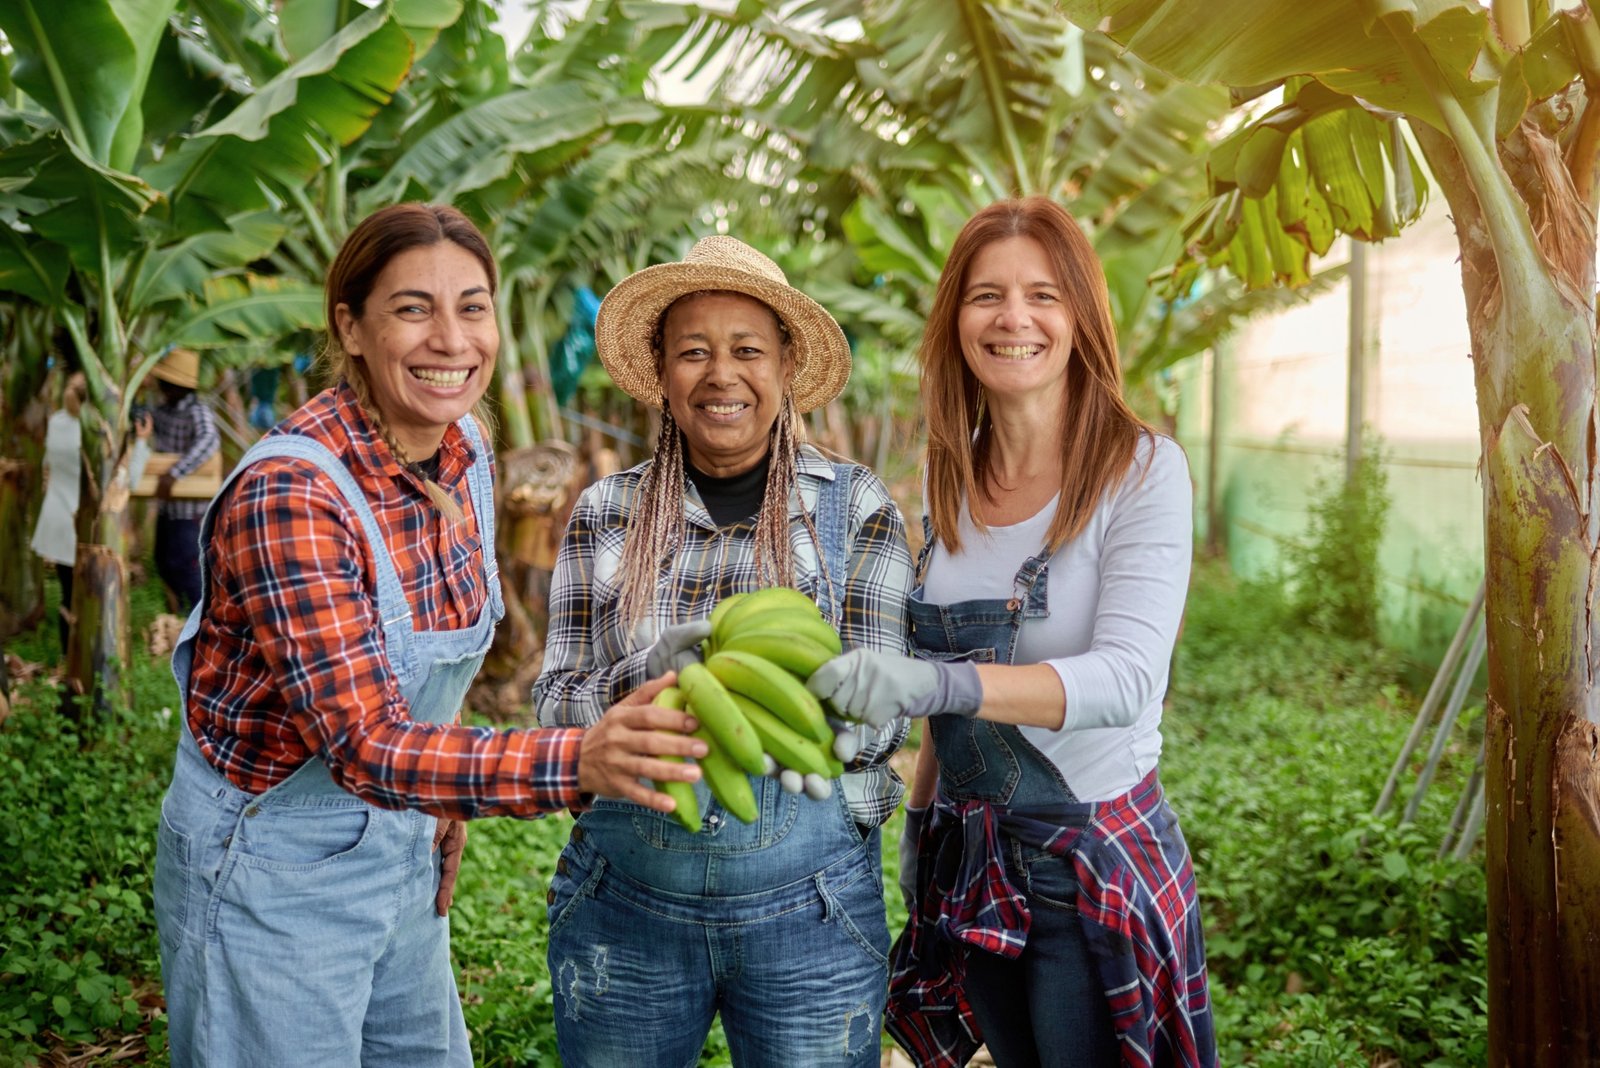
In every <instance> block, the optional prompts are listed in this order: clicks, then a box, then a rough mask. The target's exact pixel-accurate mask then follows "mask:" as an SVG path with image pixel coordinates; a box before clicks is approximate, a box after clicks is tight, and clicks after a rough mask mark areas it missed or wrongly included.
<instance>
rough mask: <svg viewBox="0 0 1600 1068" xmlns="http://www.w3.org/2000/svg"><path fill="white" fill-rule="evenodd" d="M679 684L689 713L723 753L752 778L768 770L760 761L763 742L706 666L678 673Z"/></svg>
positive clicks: (699, 665) (692, 666)
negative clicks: (708, 732) (714, 740)
mask: <svg viewBox="0 0 1600 1068" xmlns="http://www.w3.org/2000/svg"><path fill="white" fill-rule="evenodd" d="M678 682H679V683H681V684H682V686H683V692H684V693H686V694H688V696H689V712H690V714H692V715H693V716H694V718H695V719H697V720H699V721H700V725H701V726H702V727H705V728H707V729H708V730H710V731H711V736H712V737H713V738H715V739H716V740H717V744H718V745H719V746H720V747H721V748H722V751H723V752H724V753H726V754H727V756H728V759H730V760H732V761H733V762H734V763H735V764H737V765H738V766H739V767H741V768H743V769H744V770H745V771H746V772H748V773H750V774H751V775H760V774H761V773H762V772H764V771H765V770H766V767H765V765H764V763H763V761H762V759H761V739H759V738H757V737H756V732H755V731H754V730H752V729H751V728H750V724H749V723H747V722H745V718H744V713H742V712H740V711H739V706H738V705H736V704H734V703H733V700H732V698H730V697H729V696H728V691H727V690H725V689H723V688H722V683H721V681H719V680H718V679H717V677H716V676H715V675H714V674H712V673H711V672H710V671H709V670H708V669H707V668H706V666H705V665H704V664H689V665H687V666H686V667H685V668H684V669H683V670H682V671H680V672H678Z"/></svg>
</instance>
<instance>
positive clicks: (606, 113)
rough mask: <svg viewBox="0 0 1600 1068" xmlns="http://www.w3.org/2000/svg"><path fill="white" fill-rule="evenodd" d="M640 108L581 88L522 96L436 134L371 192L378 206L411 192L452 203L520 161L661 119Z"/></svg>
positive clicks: (510, 96) (489, 105) (506, 98)
mask: <svg viewBox="0 0 1600 1068" xmlns="http://www.w3.org/2000/svg"><path fill="white" fill-rule="evenodd" d="M659 114H660V112H659V110H658V109H657V108H656V107H655V105H653V104H650V103H648V102H646V101H643V100H617V99H603V98H596V96H595V95H594V94H593V93H592V92H591V91H590V90H589V89H587V88H585V87H584V86H581V85H575V84H564V85H556V86H550V87H548V88H539V89H522V90H516V91H513V92H510V93H506V94H504V95H503V96H498V97H494V98H493V99H490V100H487V101H485V102H483V103H482V104H479V105H477V106H476V107H473V108H469V109H468V110H466V111H464V112H462V113H461V114H460V115H457V116H455V117H454V118H452V119H450V120H449V121H447V122H445V123H442V124H441V125H439V126H438V127H436V128H434V129H433V130H431V131H430V132H429V133H428V134H427V135H426V136H425V137H423V138H422V139H421V140H420V141H419V142H418V143H417V144H415V145H413V146H412V147H411V148H410V150H408V151H407V152H406V153H405V154H404V155H403V156H401V157H400V159H399V160H397V161H396V162H395V164H394V166H393V167H391V168H390V170H389V173H388V174H386V175H385V176H384V179H383V181H382V182H380V183H379V184H378V186H377V187H376V188H375V189H374V190H373V191H372V193H371V199H372V200H374V201H377V202H382V201H384V200H392V199H397V198H399V197H400V196H401V195H403V194H404V192H405V190H406V189H407V187H408V186H412V185H414V186H415V187H416V188H417V189H418V190H420V191H421V192H422V194H423V195H426V196H429V197H433V198H436V199H439V200H453V199H455V198H456V197H458V196H461V195H462V194H464V193H468V192H472V191H475V190H479V189H483V188H484V187H486V186H489V185H490V184H492V183H494V182H497V181H499V180H501V179H504V178H506V177H507V176H508V175H509V174H510V173H511V170H512V168H513V167H515V166H517V164H518V158H519V157H520V156H524V155H530V154H533V153H537V152H541V151H547V150H550V149H552V148H555V147H558V146H561V145H565V144H571V143H573V142H581V141H584V140H586V139H589V138H591V137H593V136H594V135H595V134H596V133H597V132H599V131H602V130H606V129H609V128H611V127H615V126H621V125H629V124H637V123H647V122H651V121H653V120H654V119H656V118H657V117H658V116H659Z"/></svg>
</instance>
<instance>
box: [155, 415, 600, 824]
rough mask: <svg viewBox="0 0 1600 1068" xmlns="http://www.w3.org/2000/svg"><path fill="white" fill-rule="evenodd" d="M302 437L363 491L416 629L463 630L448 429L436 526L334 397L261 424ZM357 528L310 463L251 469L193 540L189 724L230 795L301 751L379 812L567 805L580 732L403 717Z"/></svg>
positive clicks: (463, 499)
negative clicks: (198, 575) (195, 575)
mask: <svg viewBox="0 0 1600 1068" xmlns="http://www.w3.org/2000/svg"><path fill="white" fill-rule="evenodd" d="M272 433H273V434H284V433H293V434H301V435H304V436H306V437H310V438H312V439H313V440H315V441H317V442H319V443H321V444H323V445H325V446H327V447H328V448H329V449H330V450H332V452H333V453H334V455H336V456H338V457H340V458H341V459H342V460H343V461H344V463H345V465H346V466H347V467H348V468H349V469H350V472H351V474H352V475H354V476H355V479H356V482H357V483H358V484H359V485H360V486H361V487H362V489H363V490H365V492H366V494H367V500H368V503H369V504H370V505H371V507H372V511H373V513H374V515H375V516H376V517H377V520H378V525H379V526H380V527H381V528H382V530H383V535H384V541H385V544H386V545H387V547H388V550H389V553H390V555H391V556H392V557H393V560H394V567H395V571H396V573H397V574H398V575H399V578H400V583H401V586H402V587H403V588H404V590H405V595H406V599H407V601H409V602H410V605H411V609H412V613H413V625H414V626H416V627H417V629H418V630H455V629H460V628H463V627H467V626H470V625H472V624H473V623H474V622H475V621H476V620H477V619H478V615H479V613H480V612H482V611H483V608H484V605H485V603H486V602H487V599H488V590H487V589H486V586H485V582H484V573H483V562H482V554H483V552H485V551H487V552H493V551H494V547H493V546H484V545H482V544H481V543H480V540H479V534H478V530H479V527H478V523H477V520H476V517H475V516H474V514H473V509H472V501H471V499H470V494H469V493H468V490H467V477H466V476H467V470H468V469H469V468H470V467H471V466H472V463H473V460H474V459H475V455H474V452H473V449H472V446H471V444H470V443H469V442H468V441H467V439H466V437H465V435H463V434H462V433H461V432H460V431H459V430H458V429H456V428H455V427H453V426H452V427H450V428H449V430H448V431H446V433H445V437H444V441H443V443H442V444H441V445H440V449H439V477H438V482H439V484H440V485H441V486H443V487H445V489H446V490H447V491H448V492H449V493H450V494H451V496H452V497H454V498H455V500H456V502H457V504H459V505H460V506H461V510H462V511H463V512H464V513H465V514H466V517H467V519H466V522H464V523H460V524H454V523H451V522H449V521H447V520H446V519H445V518H444V517H443V516H441V515H440V514H439V512H438V509H437V508H436V507H435V506H434V505H433V504H432V503H431V502H430V501H429V500H428V498H427V495H426V494H425V492H424V491H423V489H422V483H421V482H420V481H419V480H418V479H417V478H416V477H415V476H413V475H412V474H411V473H410V472H408V471H406V470H405V469H403V468H402V467H401V466H400V465H399V463H398V462H396V460H395V458H394V456H393V454H392V453H391V452H390V451H389V448H388V446H387V445H385V444H384V443H383V441H382V439H381V438H379V437H378V435H377V434H376V432H375V430H374V428H373V426H372V424H371V422H370V421H369V420H368V419H367V417H366V415H365V413H364V412H363V411H362V410H361V407H360V405H359V404H357V403H356V400H355V396H354V394H353V393H352V392H351V391H350V389H349V387H348V386H346V385H343V384H341V385H340V386H338V387H336V388H334V389H329V390H326V391H324V392H323V393H321V394H319V395H317V396H316V397H314V398H312V400H311V401H310V402H308V403H307V404H306V405H305V406H304V407H302V408H301V409H300V410H298V411H296V412H295V413H294V414H292V415H291V416H289V418H288V419H286V420H284V422H282V423H280V424H279V425H278V426H277V427H275V428H274V429H273V430H272ZM362 529H363V528H362V526H361V522H360V520H359V519H358V518H357V516H356V514H355V512H353V511H352V510H351V509H350V507H349V506H348V505H347V504H346V503H345V500H344V497H343V495H342V494H341V493H340V492H339V490H338V488H337V487H336V486H335V485H334V484H333V482H332V481H331V480H330V479H328V478H327V476H325V475H324V474H322V472H321V471H320V470H319V469H318V468H316V467H315V465H313V464H310V463H308V462H305V461H302V460H295V459H284V458H274V459H267V460H263V461H260V462H258V463H256V464H253V465H252V466H251V468H250V469H249V470H248V471H247V472H245V473H244V474H242V475H241V476H239V478H238V479H237V480H236V481H235V483H234V484H233V486H232V487H231V488H230V489H229V492H228V494H227V497H226V499H225V500H223V501H221V502H220V503H219V505H218V510H217V515H216V520H215V526H214V529H213V531H212V533H211V537H210V539H209V541H208V542H207V544H206V545H205V547H204V549H205V566H206V583H207V589H206V609H205V614H204V616H203V618H202V620H201V623H200V630H199V634H198V635H197V637H196V642H195V651H194V666H193V668H192V669H191V672H190V677H189V695H188V706H187V709H186V712H187V715H188V720H189V727H190V729H191V730H192V731H193V733H194V736H195V739H196V741H197V742H198V743H199V746H200V751H201V752H202V753H203V754H204V755H205V757H206V759H207V760H209V761H210V762H211V764H212V765H213V766H214V767H216V768H217V769H218V770H219V771H220V772H222V773H223V774H224V775H226V776H227V777H228V779H229V780H230V781H232V782H233V783H234V784H235V785H236V786H238V787H239V788H240V789H242V790H245V791H248V792H250V793H260V792H262V791H264V790H266V789H268V788H269V787H272V786H274V785H276V784H277V783H279V782H282V781H283V780H284V779H285V778H287V777H288V776H289V774H290V773H291V772H293V771H294V770H295V769H296V768H297V767H299V766H300V765H301V764H303V763H304V762H305V761H306V760H308V759H313V758H317V759H321V760H324V761H326V762H327V764H328V768H329V771H330V772H331V773H332V776H333V779H334V781H335V782H337V783H338V784H339V785H340V786H342V787H344V788H345V789H346V790H349V791H350V792H351V793H353V794H356V795H357V796H359V797H361V798H363V799H365V800H366V801H368V802H370V803H371V804H374V805H377V806H380V807H383V808H402V807H408V808H416V809H420V810H422V811H424V812H428V813H431V814H433V815H436V816H441V817H445V818H451V819H468V818H473V817H478V816H495V815H515V816H531V815H536V814H538V813H542V812H549V811H553V810H555V809H559V808H568V807H573V806H575V805H577V804H578V803H579V791H578V747H579V742H580V739H581V738H582V735H583V731H582V730H577V729H558V730H496V729H492V728H488V727H468V726H461V725H459V724H453V725H446V724H434V723H422V722H418V721H415V720H413V719H412V718H411V715H410V711H409V710H408V708H407V706H406V701H405V698H404V697H403V696H402V695H401V693H400V690H399V686H398V685H397V683H396V680H395V677H394V675H393V674H392V673H391V672H390V670H389V662H388V658H387V656H386V654H385V651H384V642H383V633H382V628H381V625H380V620H379V617H378V613H377V611H376V602H375V600H374V597H373V595H372V592H371V591H372V590H374V589H375V588H376V578H375V572H374V570H373V561H372V556H371V553H370V551H369V547H368V545H367V540H366V537H365V536H364V535H363V533H362Z"/></svg>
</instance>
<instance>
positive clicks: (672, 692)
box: [650, 686, 700, 834]
mask: <svg viewBox="0 0 1600 1068" xmlns="http://www.w3.org/2000/svg"><path fill="white" fill-rule="evenodd" d="M650 703H651V704H653V705H655V706H657V707H659V708H674V709H678V710H679V711H682V709H683V706H684V705H685V704H686V703H687V698H686V697H685V695H684V692H683V691H682V690H680V689H678V687H676V686H668V687H667V688H666V689H664V690H662V691H661V692H660V693H658V694H656V695H655V697H654V699H652V700H651V702H650ZM662 733H664V734H665V733H671V732H669V731H663V732H662ZM661 759H662V760H668V761H671V762H672V763H674V764H682V763H683V757H680V756H671V755H668V754H665V753H663V754H662V756H661ZM656 789H657V790H660V791H661V792H662V793H664V794H666V795H667V796H668V797H670V798H672V799H673V800H674V801H676V802H677V803H678V807H677V808H675V809H673V810H672V818H673V819H675V820H677V821H678V822H679V823H681V824H683V826H684V829H685V830H687V831H688V832H689V833H690V834H697V833H699V830H700V802H699V801H698V800H697V799H696V798H695V796H694V783H692V782H677V781H673V782H661V781H660V780H657V781H656Z"/></svg>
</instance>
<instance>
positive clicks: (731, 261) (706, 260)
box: [594, 235, 850, 412]
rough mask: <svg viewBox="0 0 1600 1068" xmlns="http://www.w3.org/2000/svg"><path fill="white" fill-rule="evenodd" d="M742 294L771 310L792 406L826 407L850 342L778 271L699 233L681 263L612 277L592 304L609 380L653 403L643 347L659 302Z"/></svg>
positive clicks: (734, 243) (657, 388) (752, 253)
mask: <svg viewBox="0 0 1600 1068" xmlns="http://www.w3.org/2000/svg"><path fill="white" fill-rule="evenodd" d="M707 290H727V291H731V292H734V293H744V294H746V295H747V296H751V297H754V298H756V299H757V300H759V301H761V302H762V303H763V304H765V305H767V306H768V307H769V308H771V309H772V310H773V311H775V312H777V313H778V317H779V318H780V319H782V320H783V323H784V325H785V326H787V327H788V329H789V339H790V351H791V352H792V353H793V354H794V361H795V369H794V386H793V392H794V403H795V405H796V407H798V408H799V409H800V410H801V411H802V412H809V411H810V410H811V409H813V408H819V407H821V406H822V405H824V404H827V403H828V402H829V401H831V400H832V399H833V398H835V397H837V396H838V395H839V391H840V390H842V389H844V383H845V379H847V378H849V377H850V344H849V342H847V341H845V338H844V331H843V330H841V329H839V324H838V323H836V322H834V319H833V316H831V315H829V314H828V313H827V311H825V310H824V309H823V307H822V305H820V304H818V303H817V302H816V301H814V300H812V299H811V298H810V297H808V296H806V295H805V294H804V293H802V292H800V291H799V290H798V289H795V288H794V287H793V286H791V285H790V284H789V280H788V279H787V278H785V277H784V274H783V269H782V268H781V267H779V266H778V265H777V264H776V263H773V262H772V261H771V260H769V259H768V258H767V257H765V256H763V255H762V254H761V253H759V252H757V251H756V250H755V249H753V248H751V247H750V246H749V245H747V244H745V243H744V242H743V241H739V240H736V239H735V238H731V237H725V236H722V235H713V236H711V237H703V238H701V239H700V240H699V241H697V242H696V243H695V246H694V248H692V249H690V250H689V255H687V256H685V257H684V259H683V262H682V263H658V264H656V265H655V266H654V267H646V268H645V269H644V270H642V271H636V272H634V273H633V274H630V275H629V276H628V277H626V278H624V279H623V280H622V281H620V282H618V283H617V284H616V286H614V287H613V288H612V290H611V292H609V293H607V294H606V299H605V300H603V301H601V302H600V314H599V316H598V317H597V318H596V319H595V325H594V344H595V350H596V351H597V352H598V353H599V354H600V362H601V363H602V364H604V365H605V368H606V370H607V371H609V372H610V373H611V380H612V381H613V382H615V383H616V384H617V386H618V387H619V388H621V389H622V391H623V392H625V393H627V394H628V395H629V396H631V397H633V398H634V399H635V400H641V401H644V402H645V403H646V404H648V405H651V406H652V407H656V408H659V407H661V380H660V376H658V375H657V374H656V357H655V353H654V352H652V351H651V349H650V340H651V336H652V335H653V334H654V333H655V329H656V323H657V321H658V320H660V318H661V313H662V312H664V311H666V309H667V306H668V305H669V304H671V303H672V302H673V301H675V300H677V299H678V298H679V297H681V296H683V295H685V294H687V293H700V292H704V291H707Z"/></svg>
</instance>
